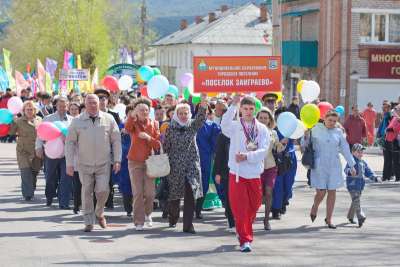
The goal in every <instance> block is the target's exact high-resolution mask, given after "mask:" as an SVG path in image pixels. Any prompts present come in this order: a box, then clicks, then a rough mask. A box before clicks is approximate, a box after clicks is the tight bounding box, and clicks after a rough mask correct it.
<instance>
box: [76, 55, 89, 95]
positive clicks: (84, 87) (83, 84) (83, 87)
mask: <svg viewBox="0 0 400 267" xmlns="http://www.w3.org/2000/svg"><path fill="white" fill-rule="evenodd" d="M76 67H77V69H82V61H81V55H77V56H76ZM78 86H79V89H80V91H81V92H84V93H89V92H90V72H89V73H88V80H87V81H78Z"/></svg>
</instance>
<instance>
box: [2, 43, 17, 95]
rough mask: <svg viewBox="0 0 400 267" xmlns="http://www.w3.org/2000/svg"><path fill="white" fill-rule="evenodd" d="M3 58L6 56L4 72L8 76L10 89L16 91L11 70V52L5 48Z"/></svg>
mask: <svg viewBox="0 0 400 267" xmlns="http://www.w3.org/2000/svg"><path fill="white" fill-rule="evenodd" d="M3 56H4V61H3V63H4V71H5V72H6V74H7V78H8V87H9V88H11V89H15V80H14V77H13V75H12V68H11V61H10V56H11V52H10V51H9V50H7V49H5V48H3Z"/></svg>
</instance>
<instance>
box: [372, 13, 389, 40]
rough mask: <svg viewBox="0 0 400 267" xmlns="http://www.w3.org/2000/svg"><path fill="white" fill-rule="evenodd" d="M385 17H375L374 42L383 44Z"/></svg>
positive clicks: (384, 38)
mask: <svg viewBox="0 0 400 267" xmlns="http://www.w3.org/2000/svg"><path fill="white" fill-rule="evenodd" d="M385 28H386V15H375V33H374V41H375V42H385V41H386V37H385V35H386V34H385V33H386V29H385Z"/></svg>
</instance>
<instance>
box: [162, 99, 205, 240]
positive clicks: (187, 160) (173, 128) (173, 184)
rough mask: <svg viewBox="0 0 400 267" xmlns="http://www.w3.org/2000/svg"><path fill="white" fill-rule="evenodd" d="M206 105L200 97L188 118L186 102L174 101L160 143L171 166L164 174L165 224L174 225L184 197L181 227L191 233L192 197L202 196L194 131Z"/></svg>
mask: <svg viewBox="0 0 400 267" xmlns="http://www.w3.org/2000/svg"><path fill="white" fill-rule="evenodd" d="M206 107H207V102H206V101H205V100H204V99H203V100H202V103H201V105H200V107H199V111H198V113H197V115H196V117H195V119H193V120H192V119H191V117H192V114H191V112H190V106H189V105H188V104H178V105H177V106H176V109H175V113H174V116H173V118H172V121H171V124H170V126H169V127H168V129H167V132H166V135H165V143H164V149H165V151H166V153H168V156H169V161H170V166H171V173H170V174H169V175H168V176H167V181H168V189H169V193H168V209H169V210H168V213H169V216H168V217H169V225H170V227H176V223H177V222H178V219H179V212H180V211H179V204H180V200H181V199H182V198H184V209H183V231H184V232H187V233H192V234H195V233H196V232H195V230H194V227H193V223H192V222H193V213H194V209H195V200H197V199H199V198H201V197H202V196H203V191H202V185H201V175H200V156H199V150H198V148H197V144H196V134H197V131H198V130H199V129H200V128H201V127H202V126H203V123H204V121H205V120H206Z"/></svg>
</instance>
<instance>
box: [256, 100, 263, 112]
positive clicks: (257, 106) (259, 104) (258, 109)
mask: <svg viewBox="0 0 400 267" xmlns="http://www.w3.org/2000/svg"><path fill="white" fill-rule="evenodd" d="M255 101H256V113H258V112H260V110H261V108H262V103H261V101H260V99H258V98H255Z"/></svg>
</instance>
